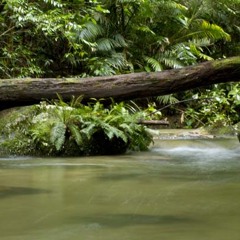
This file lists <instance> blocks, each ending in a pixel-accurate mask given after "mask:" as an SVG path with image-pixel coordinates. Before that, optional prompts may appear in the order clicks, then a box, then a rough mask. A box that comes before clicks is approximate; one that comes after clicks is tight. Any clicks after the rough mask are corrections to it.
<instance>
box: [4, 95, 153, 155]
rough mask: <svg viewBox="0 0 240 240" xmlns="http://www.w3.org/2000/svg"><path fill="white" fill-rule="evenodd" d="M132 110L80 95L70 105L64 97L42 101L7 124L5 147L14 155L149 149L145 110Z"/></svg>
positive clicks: (86, 153)
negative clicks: (86, 101) (142, 121)
mask: <svg viewBox="0 0 240 240" xmlns="http://www.w3.org/2000/svg"><path fill="white" fill-rule="evenodd" d="M132 109H133V107H131V108H128V105H126V104H125V103H112V104H111V105H110V106H109V107H105V106H104V105H103V104H102V103H101V102H100V101H93V102H92V103H89V104H87V105H84V104H82V103H81V99H80V98H79V99H73V100H72V101H71V102H70V103H69V104H67V103H65V102H63V101H62V100H61V98H59V100H58V101H54V102H51V103H46V102H42V103H40V104H38V105H35V106H34V107H31V111H29V112H28V113H27V115H24V118H22V120H17V119H15V120H14V121H12V122H11V123H9V124H8V128H7V129H5V131H4V135H5V141H4V142H3V143H2V146H4V147H5V148H6V149H8V151H9V152H10V153H11V154H24V155H25V154H30V155H36V154H37V155H52V156H55V155H68V156H75V155H77V156H79V155H106V154H120V153H124V152H126V151H127V150H134V151H141V150H147V148H148V146H149V145H150V143H151V142H152V136H151V135H150V134H149V133H148V131H147V129H146V127H145V126H142V125H140V124H138V120H139V119H140V118H141V117H142V116H143V115H144V113H143V112H142V111H136V112H134V113H133V112H132ZM13 132H14V134H12V133H13ZM13 144H14V146H13Z"/></svg>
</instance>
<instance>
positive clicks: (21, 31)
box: [0, 0, 240, 127]
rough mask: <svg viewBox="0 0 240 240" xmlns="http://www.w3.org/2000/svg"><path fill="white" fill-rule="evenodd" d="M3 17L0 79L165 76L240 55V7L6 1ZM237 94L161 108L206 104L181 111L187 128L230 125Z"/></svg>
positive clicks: (218, 2) (194, 0) (223, 91)
mask: <svg viewBox="0 0 240 240" xmlns="http://www.w3.org/2000/svg"><path fill="white" fill-rule="evenodd" d="M0 12H1V15H0V46H1V48H0V78H13V77H62V76H68V77H69V76H74V77H75V76H78V77H79V76H80V77H84V76H98V75H113V74H121V73H128V72H136V71H162V70H164V69H168V68H179V67H184V66H187V65H192V64H196V63H198V62H201V61H207V60H212V59H218V58H224V57H229V56H234V55H239V54H240V41H239V39H240V18H239V15H240V1H239V0H201V1H199V0H184V1H183V0H91V1H87V0H74V1H65V0H36V1H28V0H2V1H1V3H0ZM234 89H235V90H234ZM238 89H239V84H235V85H234V84H231V85H221V86H212V87H209V89H207V90H206V89H198V90H197V92H196V91H193V92H188V93H186V94H178V95H171V96H163V97H159V98H158V99H157V100H159V101H157V106H156V107H159V104H160V106H161V105H162V104H166V103H171V102H174V101H178V100H181V99H185V98H186V97H191V95H196V94H198V95H199V96H202V97H204V98H205V97H208V96H209V97H211V98H214V100H213V101H211V106H208V103H206V104H205V103H203V104H202V102H201V101H199V104H196V103H195V104H190V105H188V104H187V105H185V106H184V107H185V109H186V111H185V110H184V113H185V120H186V121H185V124H186V125H187V126H188V127H195V126H199V125H202V124H200V123H203V124H213V123H214V124H215V123H217V124H219V121H220V120H221V121H222V124H233V123H235V122H238V121H239V90H238ZM219 99H220V100H219ZM155 100H156V99H152V100H151V101H155ZM189 107H190V108H189ZM194 119H195V120H194Z"/></svg>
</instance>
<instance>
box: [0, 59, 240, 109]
mask: <svg viewBox="0 0 240 240" xmlns="http://www.w3.org/2000/svg"><path fill="white" fill-rule="evenodd" d="M238 81H240V56H237V57H232V58H226V59H222V60H216V61H208V62H204V63H200V64H198V65H194V66H189V67H185V68H181V69H173V70H166V71H162V72H151V73H146V72H141V73H131V74H123V75H115V76H104V77H89V78H41V79H40V78H24V79H2V80H0V105H1V107H0V108H2V109H3V108H7V107H9V106H17V105H29V104H33V103H38V102H39V101H41V100H43V99H56V98H57V93H58V94H60V95H61V97H62V98H63V99H64V100H70V99H71V97H72V96H73V95H74V96H79V95H82V96H83V97H84V99H86V100H88V99H90V98H106V99H107V98H110V97H111V98H114V99H115V100H116V101H121V100H129V99H137V98H146V97H150V96H160V95H166V94H170V93H176V92H180V91H185V90H189V89H193V88H198V87H203V86H207V85H212V84H215V83H226V82H238Z"/></svg>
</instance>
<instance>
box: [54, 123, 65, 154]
mask: <svg viewBox="0 0 240 240" xmlns="http://www.w3.org/2000/svg"><path fill="white" fill-rule="evenodd" d="M65 134H66V126H65V124H64V123H62V122H57V123H56V124H55V125H54V126H53V128H52V130H51V134H50V142H51V143H52V144H53V145H54V146H55V148H56V149H57V151H59V150H61V148H62V147H63V145H64V142H65Z"/></svg>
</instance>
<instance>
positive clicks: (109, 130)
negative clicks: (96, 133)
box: [101, 124, 128, 143]
mask: <svg viewBox="0 0 240 240" xmlns="http://www.w3.org/2000/svg"><path fill="white" fill-rule="evenodd" d="M101 127H102V129H103V131H104V133H105V134H106V135H107V137H108V138H109V140H111V139H112V138H113V137H114V136H115V137H116V138H120V139H122V140H123V141H124V142H125V143H127V142H128V138H127V136H126V135H125V133H124V132H123V131H121V130H120V129H118V128H116V127H113V126H111V125H109V124H102V125H101Z"/></svg>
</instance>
